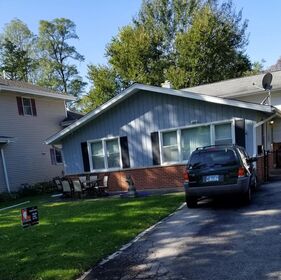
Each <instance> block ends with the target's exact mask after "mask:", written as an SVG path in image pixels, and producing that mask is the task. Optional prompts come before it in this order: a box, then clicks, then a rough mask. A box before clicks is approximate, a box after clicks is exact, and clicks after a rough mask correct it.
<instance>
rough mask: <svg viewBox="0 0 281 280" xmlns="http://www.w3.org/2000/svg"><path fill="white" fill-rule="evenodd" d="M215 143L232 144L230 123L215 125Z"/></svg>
mask: <svg viewBox="0 0 281 280" xmlns="http://www.w3.org/2000/svg"><path fill="white" fill-rule="evenodd" d="M215 144H216V145H220V144H232V133H231V123H225V124H216V125H215Z"/></svg>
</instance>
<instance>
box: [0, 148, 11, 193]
mask: <svg viewBox="0 0 281 280" xmlns="http://www.w3.org/2000/svg"><path fill="white" fill-rule="evenodd" d="M0 151H1V157H2V165H3V171H4V177H5V183H6V187H7V190H8V193H10V192H11V190H10V183H9V177H8V171H7V166H6V161H5V156H4V149H3V147H2V148H1V149H0Z"/></svg>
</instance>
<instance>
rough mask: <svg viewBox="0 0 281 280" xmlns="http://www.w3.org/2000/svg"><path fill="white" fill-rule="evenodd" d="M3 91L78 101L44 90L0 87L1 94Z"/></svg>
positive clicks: (68, 96) (74, 98)
mask: <svg viewBox="0 0 281 280" xmlns="http://www.w3.org/2000/svg"><path fill="white" fill-rule="evenodd" d="M3 91H11V92H17V93H24V94H31V95H37V96H44V97H49V98H55V99H63V100H67V101H75V100H76V97H74V96H70V95H66V94H59V93H52V92H48V91H43V90H33V89H28V88H18V87H13V86H4V85H0V92H3Z"/></svg>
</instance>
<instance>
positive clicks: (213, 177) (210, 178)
mask: <svg viewBox="0 0 281 280" xmlns="http://www.w3.org/2000/svg"><path fill="white" fill-rule="evenodd" d="M219 180H220V178H219V175H209V176H206V177H205V181H206V183H208V182H218V181H219Z"/></svg>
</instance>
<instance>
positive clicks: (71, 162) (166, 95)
mask: <svg viewBox="0 0 281 280" xmlns="http://www.w3.org/2000/svg"><path fill="white" fill-rule="evenodd" d="M279 116H280V112H279V110H278V109H277V108H275V107H273V106H268V105H260V104H255V103H251V102H245V101H240V100H233V99H227V98H221V97H216V96H209V95H207V94H200V93H196V92H191V91H190V92H189V91H188V89H185V90H174V89H171V88H164V87H155V86H149V85H142V84H133V85H132V86H131V87H129V88H128V89H126V90H125V91H123V92H122V93H121V94H119V95H117V96H115V97H114V98H112V99H111V100H109V101H108V102H106V103H105V104H103V105H102V106H100V107H98V108H96V109H95V110H93V111H91V112H90V113H88V114H87V115H85V116H84V117H82V118H81V119H79V120H78V121H76V122H74V123H73V124H71V125H70V126H68V127H67V128H65V129H63V130H62V131H60V132H58V133H56V134H54V135H53V136H51V137H49V138H48V139H47V140H46V143H47V144H49V145H54V146H56V145H60V146H61V147H62V151H63V155H64V170H65V174H66V175H71V176H77V175H79V174H97V175H99V176H103V175H104V174H108V175H109V176H110V177H109V186H110V188H111V190H122V189H125V188H126V183H125V180H124V178H125V176H126V175H132V176H133V178H134V180H135V184H136V187H137V188H158V187H175V186H181V185H182V172H183V169H184V166H185V164H186V162H187V161H188V159H189V156H190V154H191V152H192V151H193V150H195V149H196V148H197V147H201V146H206V145H214V144H238V145H241V146H244V147H245V148H246V149H247V151H248V153H249V154H250V155H255V154H257V143H259V142H260V141H261V137H263V136H262V135H261V133H260V127H261V126H263V125H264V124H267V122H268V121H269V120H272V119H274V118H278V117H279ZM264 140H265V141H267V138H266V137H265V139H264ZM267 144H268V143H266V145H267Z"/></svg>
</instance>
